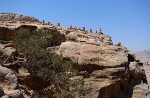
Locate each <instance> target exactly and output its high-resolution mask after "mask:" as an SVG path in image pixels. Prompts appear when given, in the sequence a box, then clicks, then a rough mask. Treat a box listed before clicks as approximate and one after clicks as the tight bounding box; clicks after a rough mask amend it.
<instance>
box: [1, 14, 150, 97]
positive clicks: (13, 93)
mask: <svg viewBox="0 0 150 98" xmlns="http://www.w3.org/2000/svg"><path fill="white" fill-rule="evenodd" d="M7 15H8V14H6V15H5V14H3V16H2V17H4V16H5V17H7V19H6V20H7V21H12V20H14V19H15V20H16V21H18V20H17V19H18V18H17V19H16V18H14V16H13V17H12V16H11V15H9V16H7ZM16 16H17V15H16V14H15V17H16ZM22 17H23V16H22ZM0 19H2V20H3V21H2V22H1V24H0V40H1V44H0V56H1V62H2V60H4V59H5V57H8V56H9V55H10V54H11V53H12V52H13V51H14V50H15V49H14V48H13V42H11V40H12V39H13V37H14V36H16V35H17V31H18V30H19V29H20V28H24V29H29V30H31V31H32V30H35V29H37V28H38V29H44V28H49V30H50V32H51V33H52V34H53V40H51V42H52V45H51V47H49V48H48V50H52V51H53V52H54V53H56V54H58V55H61V56H63V57H64V58H66V59H67V60H71V61H72V62H73V66H74V68H76V69H78V70H79V74H78V76H77V77H76V78H83V80H84V87H83V90H84V92H83V95H82V96H80V97H81V98H150V95H149V86H148V84H147V78H146V75H145V70H144V68H143V63H141V62H140V61H139V60H138V59H137V58H136V57H135V55H134V54H133V53H131V52H130V51H129V50H128V49H127V48H125V47H124V46H122V45H121V44H116V45H113V42H112V40H111V37H110V36H107V35H105V34H103V33H102V32H97V33H92V32H87V31H85V30H84V29H77V28H76V27H75V28H74V27H70V28H67V29H66V28H62V27H61V26H56V25H53V24H41V23H40V22H33V21H32V19H31V21H30V22H31V23H29V22H23V23H14V22H13V23H11V22H6V21H5V22H4V19H3V18H0ZM19 19H20V18H19ZM21 19H22V18H21ZM19 21H20V20H19ZM6 23H7V25H6ZM10 43H11V44H10ZM18 74H19V75H23V76H25V77H26V76H27V75H28V72H26V71H25V69H24V70H21V69H20V71H19V73H18ZM18 74H16V73H14V72H13V71H12V70H10V69H9V68H5V67H1V66H0V77H2V78H0V97H1V96H3V97H4V96H7V97H11V98H30V97H31V96H30V94H31V95H32V91H31V90H27V91H29V92H28V93H30V94H27V92H22V90H24V89H23V88H21V87H20V86H19V85H20V83H19V81H18V80H17V78H18ZM39 85H42V84H37V85H36V86H39ZM24 88H25V89H28V88H27V87H26V85H24ZM78 97H79V96H78V94H77V95H76V98H78Z"/></svg>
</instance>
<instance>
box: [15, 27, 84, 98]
mask: <svg viewBox="0 0 150 98" xmlns="http://www.w3.org/2000/svg"><path fill="white" fill-rule="evenodd" d="M51 38H52V36H51V34H50V33H49V30H48V29H47V30H36V31H32V32H30V31H29V30H24V29H21V30H20V31H19V32H18V35H17V36H16V37H15V38H14V43H15V47H16V49H17V51H18V52H19V53H22V54H23V56H24V57H25V58H26V59H27V69H28V71H29V73H30V75H31V76H38V77H41V78H42V79H43V80H46V81H49V82H50V84H53V85H55V88H56V91H55V96H57V97H58V98H59V97H60V96H61V98H63V96H64V97H67V98H68V97H69V96H72V94H73V93H74V92H79V91H80V90H81V88H82V85H83V81H82V80H77V79H76V80H71V79H70V78H71V77H75V76H76V74H77V70H75V69H73V68H72V65H73V64H72V62H71V61H68V60H64V59H63V57H61V56H58V55H56V54H52V53H51V52H49V51H47V47H48V46H50V44H51V43H50V42H49V40H50V39H51ZM39 85H40V84H39ZM70 88H73V89H70ZM69 98H70V97H69Z"/></svg>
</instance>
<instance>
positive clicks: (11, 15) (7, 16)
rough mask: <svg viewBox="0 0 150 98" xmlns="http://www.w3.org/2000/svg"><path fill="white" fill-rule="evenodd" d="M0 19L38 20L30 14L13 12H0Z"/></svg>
mask: <svg viewBox="0 0 150 98" xmlns="http://www.w3.org/2000/svg"><path fill="white" fill-rule="evenodd" d="M0 21H29V22H39V20H38V19H37V18H35V17H32V16H23V15H19V14H14V13H0Z"/></svg>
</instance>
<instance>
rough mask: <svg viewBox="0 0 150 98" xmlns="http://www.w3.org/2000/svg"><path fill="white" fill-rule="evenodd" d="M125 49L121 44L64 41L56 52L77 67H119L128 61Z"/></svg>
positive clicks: (81, 68)
mask: <svg viewBox="0 0 150 98" xmlns="http://www.w3.org/2000/svg"><path fill="white" fill-rule="evenodd" d="M126 51H127V50H126V49H125V48H124V47H122V46H112V45H107V46H97V45H92V44H86V43H78V42H64V43H62V44H61V45H60V48H59V50H58V51H57V53H58V54H59V55H62V56H63V57H64V58H68V59H71V60H72V61H73V62H74V63H76V64H78V65H77V69H80V70H83V69H86V68H88V67H89V68H91V69H93V70H94V69H97V68H98V69H99V68H103V67H119V66H124V65H125V64H126V63H128V57H127V52H126Z"/></svg>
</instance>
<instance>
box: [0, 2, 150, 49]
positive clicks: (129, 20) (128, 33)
mask: <svg viewBox="0 0 150 98" xmlns="http://www.w3.org/2000/svg"><path fill="white" fill-rule="evenodd" d="M0 12H12V13H18V14H23V15H30V16H35V17H37V18H38V19H40V20H45V21H46V22H48V21H50V22H51V23H53V24H57V23H58V22H60V23H61V26H63V27H69V26H70V25H73V26H76V27H83V26H85V27H86V29H88V30H89V29H90V28H92V29H93V30H99V28H100V27H101V28H102V30H103V32H104V33H105V34H107V35H110V36H111V37H112V40H113V42H114V44H115V43H118V42H121V43H122V44H123V45H124V46H125V47H127V48H128V49H129V50H131V51H141V50H147V49H150V0H1V2H0Z"/></svg>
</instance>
